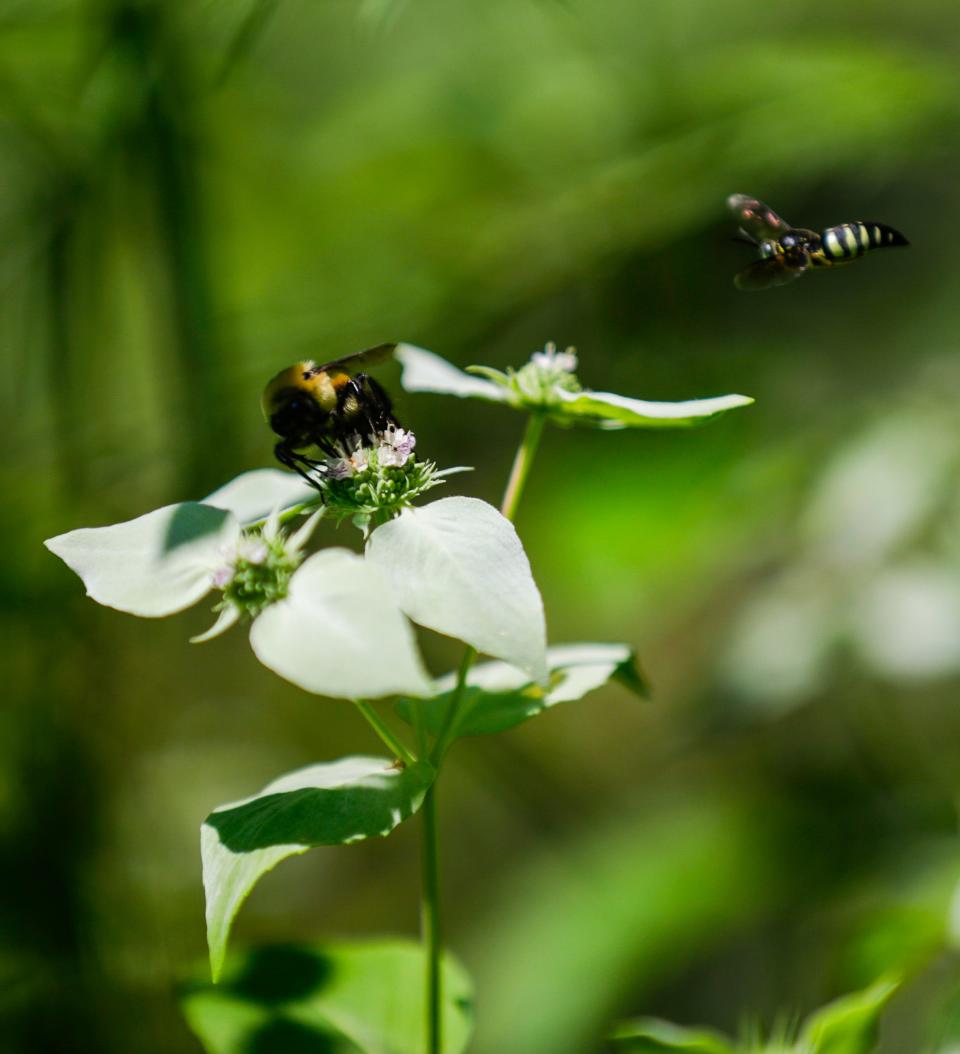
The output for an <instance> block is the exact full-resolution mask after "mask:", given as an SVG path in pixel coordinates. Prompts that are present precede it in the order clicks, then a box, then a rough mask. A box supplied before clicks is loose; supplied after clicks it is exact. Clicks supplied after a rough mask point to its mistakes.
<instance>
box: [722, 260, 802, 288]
mask: <svg viewBox="0 0 960 1054" xmlns="http://www.w3.org/2000/svg"><path fill="white" fill-rule="evenodd" d="M806 269H807V268H806V264H803V265H802V266H800V267H791V266H790V265H789V264H787V262H786V261H785V260H784V259H783V257H782V256H772V257H771V258H770V259H769V260H754V262H753V263H752V264H750V266H749V267H745V268H744V269H743V270H742V271H741V272H740V273H739V274H738V275H737V276H736V277H735V278H734V280H733V284H734V285H735V286H736V287H737V289H742V290H744V291H745V292H752V291H753V290H755V289H772V288H773V287H774V286H777V285H786V284H787V282H792V281H793V280H794V279H795V278H799V277H800V275H802V274H803V272H804V271H805V270H806Z"/></svg>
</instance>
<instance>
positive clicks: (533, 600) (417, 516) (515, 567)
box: [367, 497, 547, 694]
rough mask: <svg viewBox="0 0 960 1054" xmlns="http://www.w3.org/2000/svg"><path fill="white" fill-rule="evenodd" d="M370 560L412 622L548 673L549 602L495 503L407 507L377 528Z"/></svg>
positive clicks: (535, 674) (533, 672)
mask: <svg viewBox="0 0 960 1054" xmlns="http://www.w3.org/2000/svg"><path fill="white" fill-rule="evenodd" d="M367 559H368V561H370V562H371V563H372V564H373V565H374V566H376V567H378V568H380V570H382V571H383V573H384V574H385V575H386V576H387V577H388V578H389V580H390V584H391V586H392V587H393V591H394V594H395V595H396V597H397V600H398V602H399V604H400V607H401V608H402V609H403V610H404V611H405V612H406V613H407V615H409V616H410V618H412V619H413V620H414V622H419V623H420V625H421V626H426V627H427V628H428V629H432V630H436V631H437V632H438V633H445V634H447V635H448V636H451V637H457V638H459V639H460V640H463V641H466V642H467V643H468V644H472V645H473V646H474V647H475V648H476V649H477V650H478V651H481V652H485V653H486V654H488V655H492V656H494V657H495V658H498V659H503V660H504V661H505V662H509V663H511V664H512V665H513V666H518V667H519V668H520V669H522V670H525V671H526V672H527V673H528V674H529V675H530V677H531V678H532V679H533V680H536V681H540V680H543V679H544V678H545V676H546V670H547V667H546V627H545V624H544V617H543V602H542V601H541V599H540V593H539V591H538V590H537V587H536V584H535V583H534V581H533V576H532V575H531V573H530V564H529V561H528V560H527V555H526V553H525V552H524V551H523V546H522V544H521V543H520V539H519V538H518V537H517V532H516V531H515V530H514V527H513V524H512V523H510V521H509V520H507V519H506V518H505V517H503V516H501V515H500V513H499V512H497V510H496V509H495V508H494V507H493V506H492V505H489V504H487V502H485V501H480V500H478V499H477V498H463V497H456V498H443V499H442V500H441V501H435V502H432V503H431V504H430V505H425V506H421V507H420V508H411V509H405V510H404V511H403V512H402V513H401V514H400V515H399V516H398V517H397V518H396V519H395V520H391V521H390V522H389V523H385V524H384V525H383V526H382V527H378V528H377V529H376V530H375V531H374V532H373V534H372V535H371V536H370V539H369V541H368V542H367ZM420 694H426V693H420Z"/></svg>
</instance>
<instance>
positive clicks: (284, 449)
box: [273, 441, 322, 487]
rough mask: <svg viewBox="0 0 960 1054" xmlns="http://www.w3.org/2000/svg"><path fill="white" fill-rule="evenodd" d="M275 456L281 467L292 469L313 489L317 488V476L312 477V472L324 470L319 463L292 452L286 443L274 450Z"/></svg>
mask: <svg viewBox="0 0 960 1054" xmlns="http://www.w3.org/2000/svg"><path fill="white" fill-rule="evenodd" d="M273 456H274V457H275V458H276V459H277V461H279V462H280V464H281V465H286V466H287V468H292V469H293V471H294V472H296V473H297V474H298V475H300V476H302V477H303V478H304V479H305V480H306V481H307V483H309V484H310V486H311V487H316V485H317V481H316V478H315V476H313V475H311V472H316V471H318V470H319V469H321V468H322V466H321V465H320V463H319V462H318V461H314V460H312V459H311V458H308V457H304V455H303V454H298V453H297V452H296V451H295V450H292V449H291V448H290V446H289V444H288V443H287V442H285V441H281V442H279V443H277V445H276V446H275V447H274V448H273Z"/></svg>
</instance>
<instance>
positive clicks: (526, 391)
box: [467, 342, 582, 409]
mask: <svg viewBox="0 0 960 1054" xmlns="http://www.w3.org/2000/svg"><path fill="white" fill-rule="evenodd" d="M576 369H577V352H576V348H566V349H565V350H564V351H558V350H557V346H556V344H554V343H552V342H550V343H548V344H545V345H544V348H543V351H535V352H534V353H533V355H531V356H530V359H529V361H528V362H526V363H524V365H523V366H521V367H520V369H518V370H515V369H513V368H512V367H508V368H507V371H506V373H503V372H502V371H501V370H495V369H492V368H491V367H489V366H469V367H467V371H468V372H469V373H474V374H476V375H477V376H479V377H486V378H487V380H490V381H493V383H494V384H499V385H500V386H501V387H503V388H506V389H507V391H508V392H509V393H510V394H511V395H512V396H513V398H514V400H515V401H516V402H517V403H519V404H520V405H523V406H530V407H538V408H541V409H554V408H556V407H559V406H560V405H561V402H562V399H563V397H562V395H561V394H560V393H561V392H572V393H575V392H579V391H582V387H581V385H580V382H579V381H578V380H577V377H576Z"/></svg>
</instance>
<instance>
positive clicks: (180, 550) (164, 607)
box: [44, 501, 240, 618]
mask: <svg viewBox="0 0 960 1054" xmlns="http://www.w3.org/2000/svg"><path fill="white" fill-rule="evenodd" d="M239 536H240V525H239V524H238V523H237V520H236V519H235V517H234V516H233V515H231V514H230V513H229V512H227V511H225V510H224V509H218V508H214V507H213V506H212V505H203V504H201V503H199V502H195V501H188V502H182V503H180V504H177V505H167V506H165V507H164V508H162V509H156V510H154V511H153V512H148V513H147V514H146V515H144V516H139V517H137V519H135V520H127V521H126V522H125V523H115V524H113V525H112V526H110V527H84V528H81V529H80V530H76V531H69V532H68V533H67V534H60V535H58V536H57V537H56V538H49V539H48V540H47V541H46V542H44V544H45V545H46V547H47V548H48V549H49V550H50V551H51V552H52V553H55V554H56V555H57V556H59V557H60V559H61V560H63V562H64V563H65V564H66V565H67V566H68V567H69V568H70V569H71V570H72V571H75V572H76V573H77V574H78V575H79V576H80V578H81V579H83V584H84V585H85V586H86V587H87V596H89V597H92V598H93V599H94V600H96V601H97V602H98V603H100V604H105V605H106V606H107V607H111V608H116V609H117V610H118V611H126V612H129V613H130V614H131V615H142V616H144V617H146V618H159V617H161V616H163V615H172V614H173V613H174V612H177V611H182V610H183V609H184V608H187V607H190V605H191V604H195V603H196V602H197V601H198V600H199V599H200V598H201V597H202V596H204V595H205V594H206V593H208V592H209V591H210V589H211V588H212V584H211V578H210V576H211V574H212V573H213V571H214V570H215V569H216V568H217V566H218V565H219V564H221V563H222V562H223V552H222V550H223V548H224V547H225V546H229V545H230V544H231V543H233V542H235V541H236V540H237V538H238V537H239Z"/></svg>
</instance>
